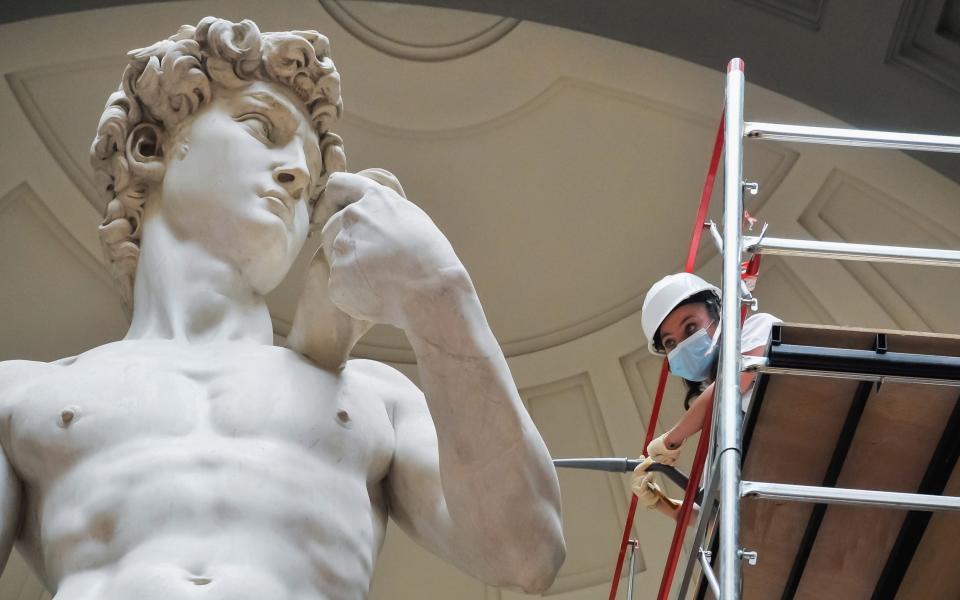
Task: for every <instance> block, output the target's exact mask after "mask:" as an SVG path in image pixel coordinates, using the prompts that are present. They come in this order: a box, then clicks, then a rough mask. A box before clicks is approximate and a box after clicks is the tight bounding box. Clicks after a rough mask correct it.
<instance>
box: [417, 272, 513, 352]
mask: <svg viewBox="0 0 960 600" xmlns="http://www.w3.org/2000/svg"><path fill="white" fill-rule="evenodd" d="M404 313H405V315H404V320H405V322H404V324H403V326H402V328H403V329H404V331H405V332H406V334H407V337H408V338H409V339H410V342H411V343H412V344H413V346H414V350H418V347H419V349H420V350H427V346H429V347H430V348H431V349H433V350H443V351H446V352H450V353H454V354H458V355H460V354H462V355H477V356H479V355H486V354H487V353H488V352H489V351H490V349H489V348H487V346H488V345H490V342H491V340H492V334H490V332H489V327H488V326H487V322H486V317H485V316H484V314H483V309H482V308H481V307H480V300H479V298H478V297H477V293H476V290H475V288H474V287H473V282H472V281H471V280H470V276H469V275H468V274H467V272H466V270H465V269H464V268H463V267H462V266H460V267H457V268H451V269H448V270H444V271H443V272H442V273H440V275H439V276H438V277H436V278H433V279H432V280H431V281H430V282H429V283H425V284H424V285H421V286H418V288H417V290H416V292H415V293H413V294H410V295H408V297H407V299H406V301H405V302H404ZM488 337H489V338H490V339H489V340H488V339H487V338H488ZM493 343H494V344H495V343H496V342H495V340H493Z"/></svg>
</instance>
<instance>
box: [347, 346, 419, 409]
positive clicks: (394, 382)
mask: <svg viewBox="0 0 960 600" xmlns="http://www.w3.org/2000/svg"><path fill="white" fill-rule="evenodd" d="M344 371H345V375H346V376H347V377H348V378H349V379H350V380H362V381H365V382H368V383H369V385H372V386H376V389H377V392H378V393H377V395H378V396H380V397H381V398H382V399H383V400H384V402H385V403H386V404H388V405H394V404H397V403H400V404H407V403H411V402H412V403H418V404H419V403H422V402H423V401H424V400H423V393H422V392H421V391H420V388H418V387H417V386H416V384H414V383H413V382H412V381H410V378H408V377H407V376H406V375H404V374H403V373H402V372H401V371H399V370H398V369H396V368H394V367H391V366H390V365H388V364H385V363H382V362H378V361H375V360H368V359H365V358H353V359H350V360H348V361H347V363H346V365H345V366H344Z"/></svg>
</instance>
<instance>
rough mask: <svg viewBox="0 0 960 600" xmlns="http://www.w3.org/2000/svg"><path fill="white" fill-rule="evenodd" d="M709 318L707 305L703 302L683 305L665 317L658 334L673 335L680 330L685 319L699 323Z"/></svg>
mask: <svg viewBox="0 0 960 600" xmlns="http://www.w3.org/2000/svg"><path fill="white" fill-rule="evenodd" d="M709 318H710V314H709V313H708V312H707V305H706V304H704V303H703V302H693V303H690V304H684V305H683V306H678V307H677V308H675V309H673V310H672V311H671V312H670V314H669V315H667V318H665V319H664V320H663V323H662V324H661V325H660V332H661V335H664V336H665V335H667V334H668V333H674V332H676V331H677V330H678V329H680V328H681V327H682V326H683V325H684V323H685V322H686V321H687V319H692V320H694V321H698V322H699V321H701V320H703V319H709Z"/></svg>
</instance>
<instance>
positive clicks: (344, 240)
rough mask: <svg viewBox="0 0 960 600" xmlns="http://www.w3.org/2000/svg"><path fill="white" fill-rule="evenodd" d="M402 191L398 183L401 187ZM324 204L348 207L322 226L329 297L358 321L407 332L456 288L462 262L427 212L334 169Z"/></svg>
mask: <svg viewBox="0 0 960 600" xmlns="http://www.w3.org/2000/svg"><path fill="white" fill-rule="evenodd" d="M398 189H399V187H398ZM324 196H325V201H327V202H330V203H331V204H332V205H333V206H346V208H344V209H342V210H340V211H339V212H337V213H336V214H334V215H333V216H332V217H331V218H330V220H329V221H327V223H326V225H325V226H324V227H323V230H322V232H321V236H322V238H323V252H324V254H325V255H326V258H327V261H328V263H329V264H330V286H329V293H330V299H331V300H333V302H334V304H336V305H337V307H338V308H340V310H342V311H344V312H345V313H347V314H349V315H350V316H352V317H354V318H356V319H362V320H365V321H373V322H376V323H388V324H390V325H395V326H397V327H400V328H401V329H407V328H408V324H409V323H410V322H411V321H416V320H418V319H417V318H416V317H419V316H422V315H419V314H413V313H417V312H418V311H419V312H424V311H427V312H428V311H429V310H430V308H429V307H430V305H431V304H432V302H431V299H432V298H437V297H438V294H439V295H443V294H445V293H448V292H449V291H451V290H452V289H453V288H454V287H455V286H456V283H457V281H458V277H459V276H461V274H462V273H463V265H462V263H461V262H460V259H459V258H457V255H456V253H455V252H454V251H453V248H452V247H451V246H450V242H448V241H447V238H446V237H444V235H443V234H442V233H441V232H440V230H439V229H437V226H436V225H435V224H434V223H433V221H432V220H430V217H428V216H427V214H426V213H425V212H423V211H422V210H420V209H419V208H418V207H417V206H415V205H414V204H413V203H412V202H410V201H408V200H406V199H405V198H404V197H402V196H401V195H400V194H398V193H397V192H396V191H394V190H393V189H391V188H390V187H387V186H385V185H381V184H380V183H377V182H376V181H374V180H373V179H371V178H369V177H365V176H362V175H359V174H358V175H354V174H350V173H334V174H333V175H331V176H330V180H329V182H328V183H327V188H326V191H325V192H324Z"/></svg>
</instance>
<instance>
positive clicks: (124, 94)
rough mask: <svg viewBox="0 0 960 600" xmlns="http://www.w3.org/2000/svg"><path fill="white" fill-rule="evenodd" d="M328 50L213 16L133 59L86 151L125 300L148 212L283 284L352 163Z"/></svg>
mask: <svg viewBox="0 0 960 600" xmlns="http://www.w3.org/2000/svg"><path fill="white" fill-rule="evenodd" d="M329 54H330V48H329V43H328V41H327V38H325V37H324V36H322V35H320V34H319V33H317V32H316V31H290V32H281V33H260V31H259V29H258V28H257V26H256V24H255V23H253V22H251V21H247V20H245V21H242V22H240V23H231V22H229V21H225V20H222V19H216V18H213V17H207V18H205V19H203V20H202V21H200V23H199V24H198V25H197V26H196V27H192V26H187V25H185V26H183V27H181V28H180V31H179V32H178V33H177V34H176V35H174V36H173V37H171V38H169V39H167V40H163V41H160V42H157V43H156V44H153V45H152V46H149V47H147V48H142V49H139V50H134V51H132V52H130V53H129V54H128V56H129V57H130V62H129V64H128V65H127V67H126V69H125V70H124V73H123V79H122V81H121V83H120V89H119V90H117V91H116V92H115V93H113V94H112V95H111V96H110V98H109V100H108V101H107V105H106V108H105V109H104V112H103V115H102V117H101V118H100V125H99V127H98V128H97V136H96V139H95V140H94V142H93V146H92V148H91V162H92V164H93V169H94V172H95V175H96V181H97V186H98V188H99V189H100V190H101V192H102V193H103V194H104V195H105V199H106V201H107V208H106V211H105V215H104V220H103V224H102V225H101V226H100V238H101V241H102V244H103V248H104V251H105V253H106V256H107V260H108V262H109V263H110V265H111V267H112V270H113V273H114V275H115V277H116V278H117V280H118V281H119V284H120V287H121V293H122V295H123V297H124V300H125V301H126V302H127V303H132V297H133V281H134V276H135V274H136V268H137V261H138V259H139V255H140V239H141V232H142V225H143V222H144V218H145V214H146V213H147V212H148V211H149V210H151V208H156V211H155V212H157V214H159V215H160V216H161V217H162V218H164V219H165V220H166V221H167V224H168V225H169V227H170V228H171V229H172V230H173V233H174V234H175V235H176V236H177V237H178V238H180V239H187V240H189V241H190V242H191V243H197V244H200V245H202V246H204V248H205V249H206V250H207V251H208V252H212V253H214V254H218V253H229V254H230V256H224V258H225V259H226V260H229V261H232V263H233V264H234V265H235V266H236V267H237V268H238V269H239V270H240V271H241V272H243V274H244V275H245V276H246V277H247V279H248V280H249V281H250V282H251V284H252V285H253V287H254V288H255V289H256V290H257V291H260V292H265V291H268V290H269V289H272V287H274V286H276V284H277V283H279V281H280V279H281V278H282V277H283V276H284V275H285V274H286V272H287V270H288V269H289V267H290V265H291V264H292V262H293V260H294V258H295V257H296V254H297V252H298V251H299V249H300V248H301V247H302V245H303V242H304V240H305V238H306V235H307V230H308V228H309V225H310V222H311V220H322V219H323V218H324V217H326V216H328V215H326V214H321V213H323V211H321V210H317V204H318V199H319V197H320V195H321V193H322V192H323V190H324V188H325V186H326V182H327V179H328V177H329V175H330V173H332V172H334V171H342V170H344V169H345V168H346V159H345V156H344V152H343V143H342V141H341V140H340V138H339V137H338V136H336V135H335V134H333V133H331V132H330V126H331V125H332V124H333V122H334V121H335V120H336V119H337V118H338V117H339V116H340V113H341V111H342V106H343V105H342V102H341V99H340V76H339V74H338V73H337V70H336V67H334V64H333V61H332V60H331V59H330V57H329ZM148 200H149V201H150V202H151V203H156V206H155V207H148V206H147V204H148Z"/></svg>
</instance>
